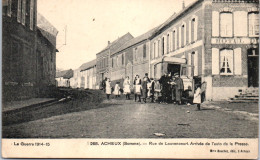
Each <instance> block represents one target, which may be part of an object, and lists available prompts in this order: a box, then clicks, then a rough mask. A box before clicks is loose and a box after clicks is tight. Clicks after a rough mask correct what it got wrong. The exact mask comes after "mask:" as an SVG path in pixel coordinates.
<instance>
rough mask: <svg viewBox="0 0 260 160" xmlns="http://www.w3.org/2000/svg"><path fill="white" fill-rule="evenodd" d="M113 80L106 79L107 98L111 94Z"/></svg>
mask: <svg viewBox="0 0 260 160" xmlns="http://www.w3.org/2000/svg"><path fill="white" fill-rule="evenodd" d="M111 92H112V91H111V82H110V79H109V78H107V80H106V94H107V99H109V96H110V95H111Z"/></svg>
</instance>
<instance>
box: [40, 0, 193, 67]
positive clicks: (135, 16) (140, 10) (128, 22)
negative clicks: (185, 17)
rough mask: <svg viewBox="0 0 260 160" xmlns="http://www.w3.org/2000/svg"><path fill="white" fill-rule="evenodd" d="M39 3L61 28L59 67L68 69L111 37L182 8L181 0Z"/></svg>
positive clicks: (134, 32) (59, 0) (145, 28)
mask: <svg viewBox="0 0 260 160" xmlns="http://www.w3.org/2000/svg"><path fill="white" fill-rule="evenodd" d="M194 1H195V0H184V2H185V6H187V5H188V4H190V3H191V2H194ZM37 7H38V12H39V13H40V14H42V15H43V16H44V17H45V18H46V19H47V20H48V21H49V22H50V23H51V24H52V25H53V26H54V27H55V28H56V29H58V31H59V33H58V36H57V46H56V47H57V49H58V50H59V52H57V53H56V67H57V69H59V70H65V69H77V68H78V67H79V66H81V65H82V64H83V63H86V62H88V61H91V60H93V59H95V58H96V53H98V52H99V51H101V50H102V49H103V48H105V47H106V46H107V43H108V41H111V42H112V41H114V40H116V39H117V38H118V37H120V36H122V35H124V34H126V33H128V32H129V33H131V34H132V35H133V36H134V37H137V36H139V35H141V34H143V33H145V32H147V31H149V30H150V29H152V28H154V27H156V26H158V25H160V24H161V23H163V22H164V21H165V20H167V19H168V18H169V17H170V16H171V15H173V14H174V12H176V13H178V12H179V11H181V9H182V0H38V6H37ZM65 28H67V29H65ZM65 30H66V34H65Z"/></svg>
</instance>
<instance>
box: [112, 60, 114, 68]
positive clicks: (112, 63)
mask: <svg viewBox="0 0 260 160" xmlns="http://www.w3.org/2000/svg"><path fill="white" fill-rule="evenodd" d="M112 68H114V58H112Z"/></svg>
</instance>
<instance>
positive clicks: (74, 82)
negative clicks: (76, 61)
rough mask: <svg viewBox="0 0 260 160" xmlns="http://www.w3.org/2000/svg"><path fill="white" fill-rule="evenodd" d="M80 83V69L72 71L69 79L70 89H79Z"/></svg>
mask: <svg viewBox="0 0 260 160" xmlns="http://www.w3.org/2000/svg"><path fill="white" fill-rule="evenodd" d="M80 82H81V73H80V68H77V69H75V70H73V77H72V78H70V86H71V88H80Z"/></svg>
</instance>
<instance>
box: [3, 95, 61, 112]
mask: <svg viewBox="0 0 260 160" xmlns="http://www.w3.org/2000/svg"><path fill="white" fill-rule="evenodd" d="M54 101H56V99H55V98H31V99H26V100H21V101H12V102H6V103H5V104H2V112H6V111H13V110H17V109H22V108H26V107H31V106H34V105H35V106H36V105H44V104H47V103H51V102H54Z"/></svg>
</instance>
